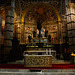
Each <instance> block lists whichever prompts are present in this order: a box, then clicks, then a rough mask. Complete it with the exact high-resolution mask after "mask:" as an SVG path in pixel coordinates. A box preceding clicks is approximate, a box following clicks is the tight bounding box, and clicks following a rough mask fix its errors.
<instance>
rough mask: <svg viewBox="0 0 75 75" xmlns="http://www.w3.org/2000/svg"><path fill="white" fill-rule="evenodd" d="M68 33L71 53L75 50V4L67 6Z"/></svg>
mask: <svg viewBox="0 0 75 75" xmlns="http://www.w3.org/2000/svg"><path fill="white" fill-rule="evenodd" d="M66 16H67V31H68V40H69V41H68V42H69V48H70V50H71V52H73V50H75V4H74V3H69V4H68V5H67V15H66Z"/></svg>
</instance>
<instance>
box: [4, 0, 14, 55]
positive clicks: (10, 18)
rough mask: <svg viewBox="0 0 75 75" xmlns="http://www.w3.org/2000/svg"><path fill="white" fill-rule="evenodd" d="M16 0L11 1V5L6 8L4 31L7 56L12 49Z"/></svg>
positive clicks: (5, 53)
mask: <svg viewBox="0 0 75 75" xmlns="http://www.w3.org/2000/svg"><path fill="white" fill-rule="evenodd" d="M14 8H15V0H12V1H11V6H9V7H7V8H6V17H5V31H4V32H5V33H4V55H5V56H7V55H8V54H9V52H10V50H11V49H12V39H13V25H14Z"/></svg>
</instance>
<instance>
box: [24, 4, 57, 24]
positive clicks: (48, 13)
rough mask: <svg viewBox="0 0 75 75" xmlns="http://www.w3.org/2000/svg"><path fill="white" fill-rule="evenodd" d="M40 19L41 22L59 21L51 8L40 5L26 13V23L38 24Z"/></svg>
mask: <svg viewBox="0 0 75 75" xmlns="http://www.w3.org/2000/svg"><path fill="white" fill-rule="evenodd" d="M38 19H40V20H41V22H47V23H48V22H54V21H57V15H56V13H55V12H54V11H53V10H52V9H51V8H50V7H48V6H42V5H38V6H35V7H34V8H33V9H31V10H29V11H28V13H26V16H25V22H35V23H36V22H37V20H38Z"/></svg>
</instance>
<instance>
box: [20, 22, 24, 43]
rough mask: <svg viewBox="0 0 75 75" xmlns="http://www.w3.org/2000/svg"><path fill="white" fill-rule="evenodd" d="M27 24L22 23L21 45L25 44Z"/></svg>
mask: <svg viewBox="0 0 75 75" xmlns="http://www.w3.org/2000/svg"><path fill="white" fill-rule="evenodd" d="M24 36H25V24H24V22H22V23H21V42H20V43H21V44H25V38H24Z"/></svg>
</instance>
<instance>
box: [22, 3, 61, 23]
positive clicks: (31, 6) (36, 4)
mask: <svg viewBox="0 0 75 75" xmlns="http://www.w3.org/2000/svg"><path fill="white" fill-rule="evenodd" d="M38 5H46V6H50V7H51V9H52V10H53V11H54V12H55V13H56V15H57V18H58V21H61V17H60V14H59V12H58V10H57V9H56V8H55V7H53V6H52V5H50V4H47V3H35V4H32V5H30V6H29V7H28V8H26V9H25V10H24V11H23V14H22V18H21V22H22V23H23V22H24V18H25V16H26V14H27V12H28V11H29V10H30V9H32V8H33V7H35V6H38Z"/></svg>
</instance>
